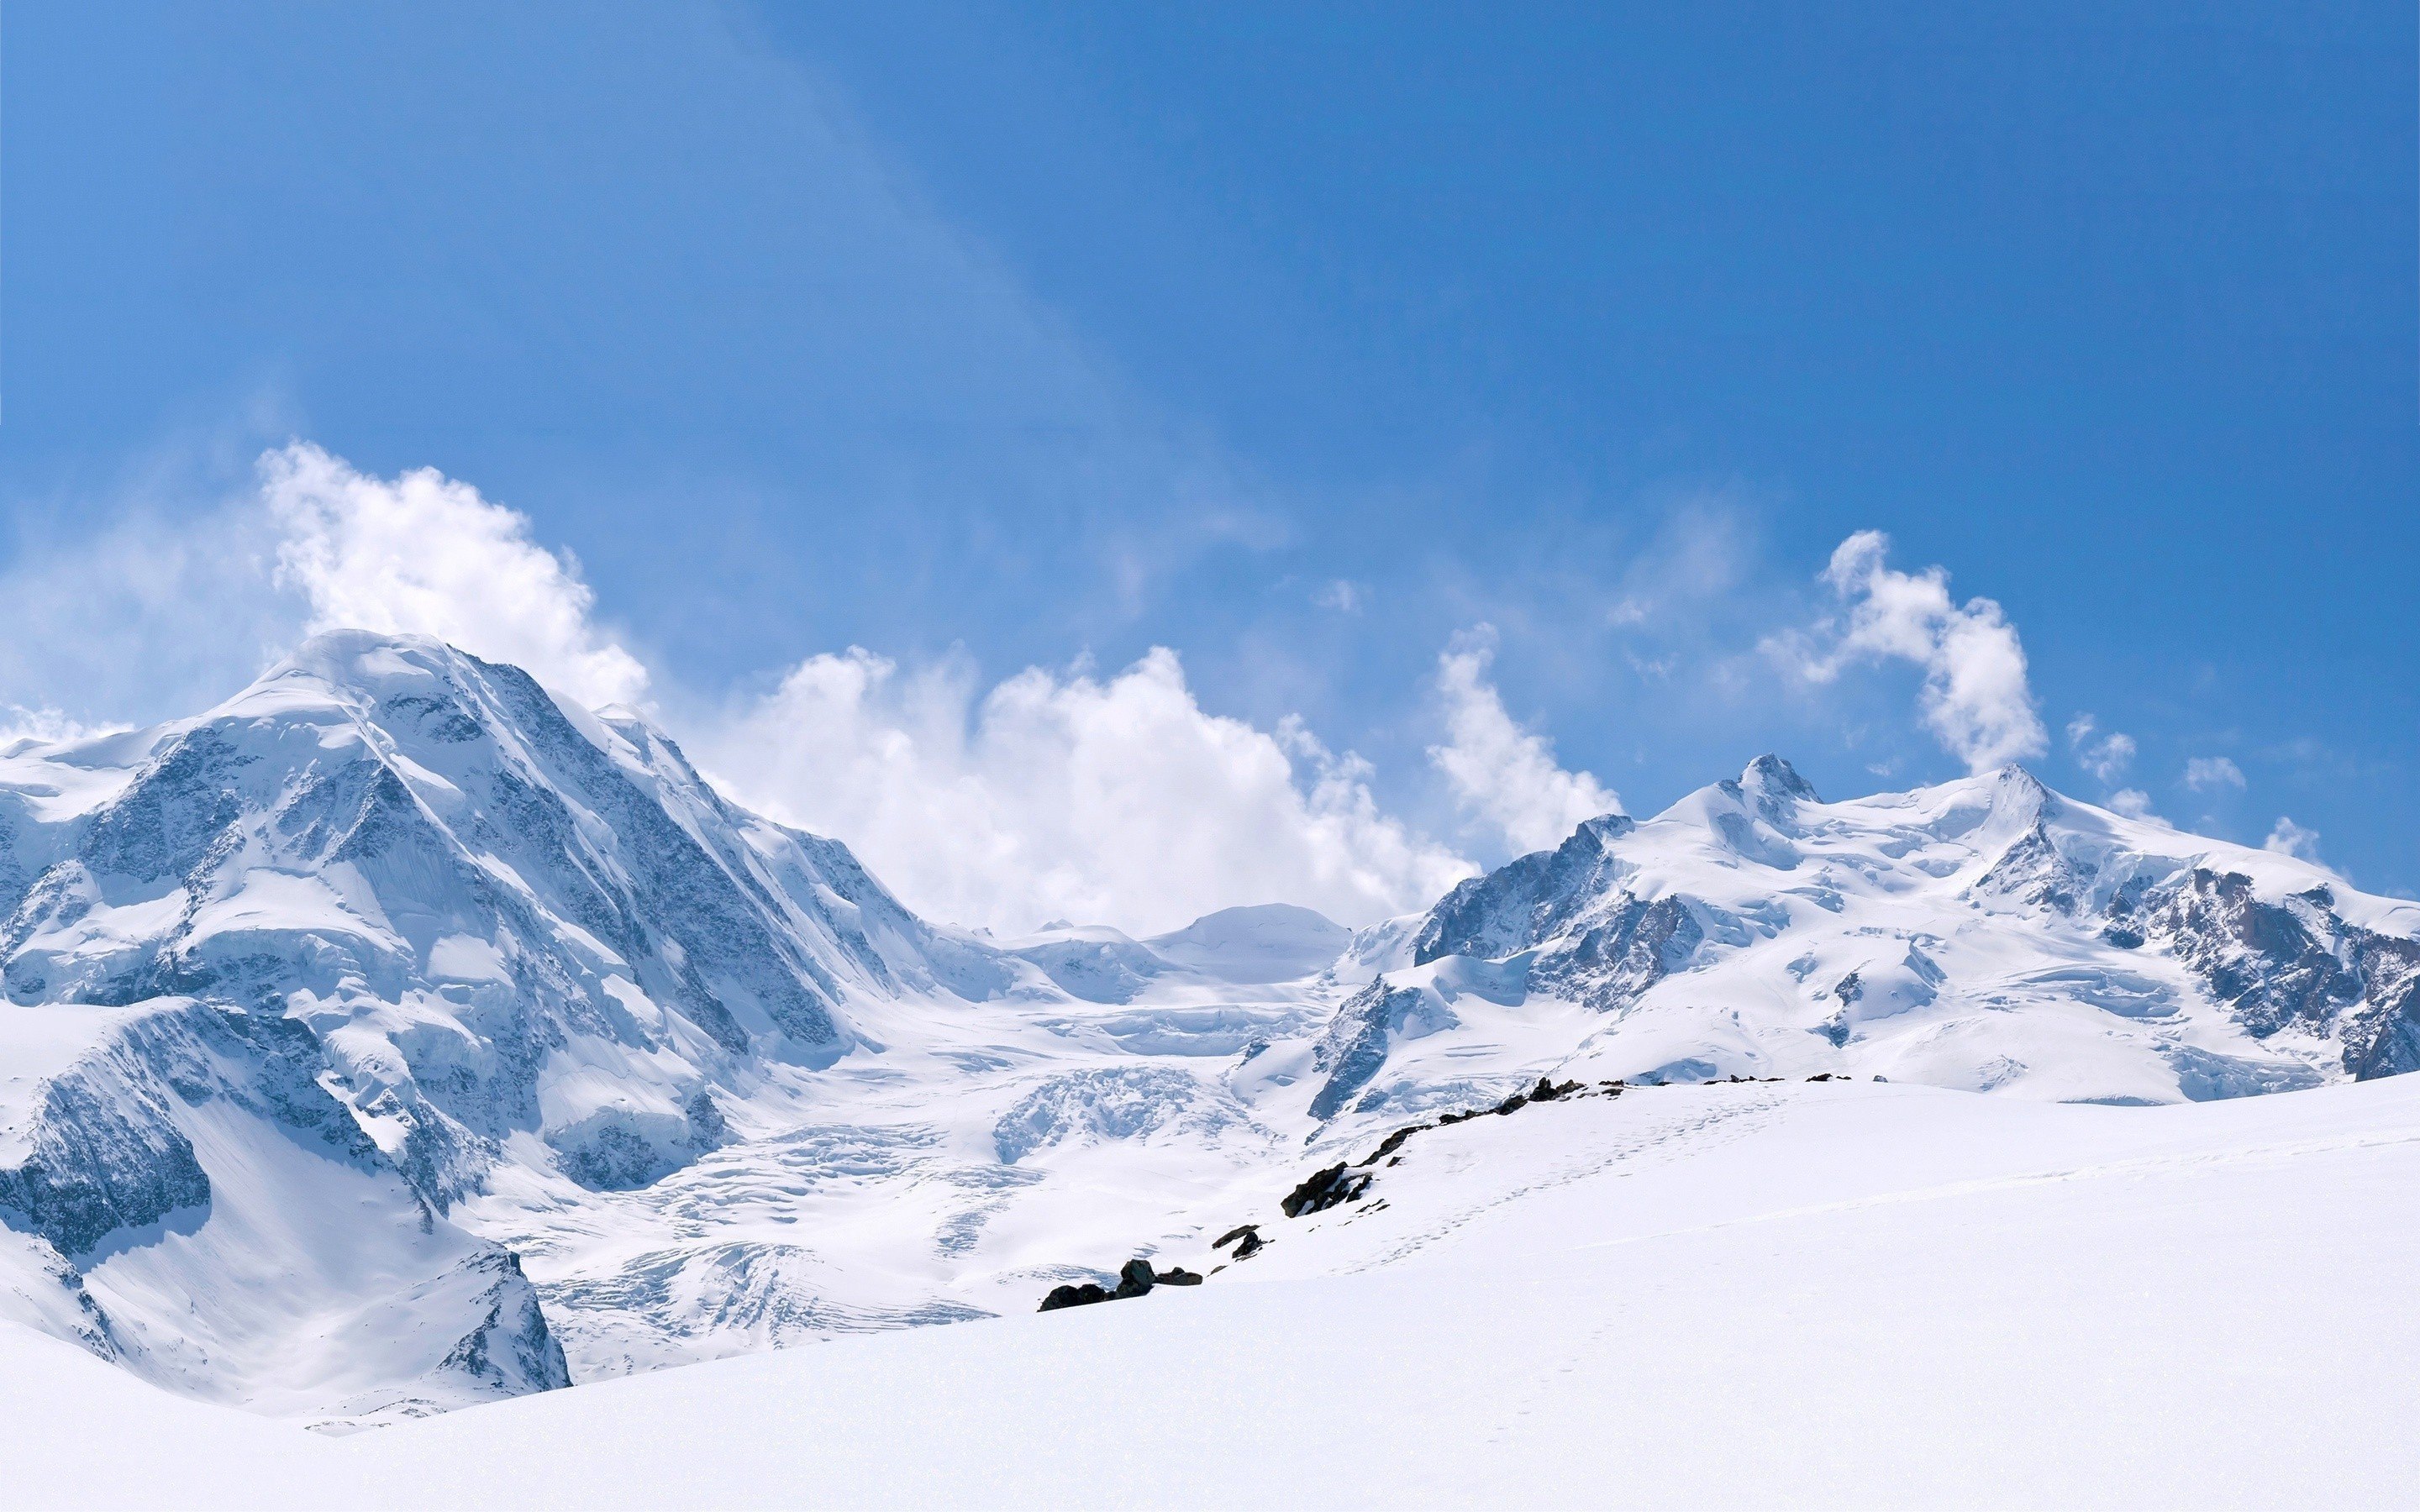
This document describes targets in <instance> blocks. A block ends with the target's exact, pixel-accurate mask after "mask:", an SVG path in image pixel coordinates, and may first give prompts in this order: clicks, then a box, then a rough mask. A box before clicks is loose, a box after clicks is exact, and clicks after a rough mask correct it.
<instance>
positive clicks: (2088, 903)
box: [1311, 756, 2420, 1116]
mask: <svg viewBox="0 0 2420 1512" xmlns="http://www.w3.org/2000/svg"><path fill="white" fill-rule="evenodd" d="M2415 935H2420V905H2413V904H2411V903H2399V902H2396V901H2393V900H2388V899H2380V898H2371V897H2366V896H2364V895H2361V894H2358V893H2355V892H2353V891H2351V890H2350V889H2349V888H2346V887H2344V886H2343V885H2342V884H2341V883H2340V882H2338V881H2336V880H2335V878H2334V877H2332V876H2331V875H2329V874H2328V873H2327V872H2323V871H2321V870H2320V869H2319V868H2317V867H2313V866H2310V865H2308V864H2306V863H2304V862H2300V861H2296V860H2293V859H2291V858H2290V857H2285V856H2274V855H2272V854H2270V853H2267V852H2263V851H2253V850H2248V849H2245V848H2243V847H2241V846H2235V845H2228V844H2225V843H2223V842H2219V841H2207V840H2202V839H2199V838H2196V837H2194V836H2190V835H2186V834H2183V833H2181V832H2179V831H2177V830H2173V829H2169V828H2166V827H2165V826H2163V825H2156V824H2148V823H2144V822H2141V821H2137V820H2130V819H2126V818H2123V817H2121V816H2119V815H2117V814H2113V813H2109V812H2107V811H2105V810H2099V809H2095V808H2092V807H2090V806H2088V805H2085V804H2079V803H2076V802H2073V801H2072V800H2070V799H2067V798H2063V797H2060V796H2058V795H2055V794H2053V793H2051V792H2050V791H2049V790H2047V789H2045V788H2044V787H2042V786H2041V785H2040V783H2039V782H2037V781H2035V780H2034V779H2033V778H2032V777H2030V776H2028V775H2027V774H2026V773H2024V772H2023V771H2021V770H2019V769H2017V768H2015V767H2009V768H2006V769H2004V770H2002V771H1999V772H1996V773H1992V774H1988V775H1986V776H1982V777H1977V778H1971V779H1964V780H1961V781H1956V782H1949V783H1945V784H1943V785H1941V786H1938V787H1932V788H1924V789H1919V790H1916V791H1915V792H1912V793H1905V794H1886V795H1878V796H1875V797H1871V798H1865V799H1859V800H1855V801H1852V802H1846V803H1835V804H1827V803H1824V802H1823V801H1822V800H1821V799H1820V798H1819V797H1818V795H1816V793H1815V792H1814V790H1813V789H1812V788H1811V787H1810V786H1808V784H1807V782H1806V780H1805V779H1802V778H1801V777H1799V776H1798V774H1797V773H1796V772H1794V771H1792V769H1791V768H1790V766H1789V765H1788V764H1787V763H1784V762H1782V761H1780V760H1779V759H1778V758H1776V757H1770V756H1767V757H1763V758H1761V759H1760V760H1758V761H1757V762H1756V763H1755V764H1752V765H1750V766H1749V767H1748V769H1747V770H1746V771H1745V773H1743V774H1742V775H1741V776H1740V778H1739V779H1736V780H1733V781H1726V782H1720V783H1717V784H1715V785H1714V786H1712V787H1709V788H1705V789H1701V790H1700V791H1699V792H1697V793H1694V794H1691V795H1689V796H1687V797H1685V798H1683V799H1682V800H1681V801H1680V802H1679V803H1677V804H1675V805H1673V807H1672V808H1671V809H1669V810H1667V811H1666V812H1664V813H1662V814H1659V815H1657V816H1656V817H1655V818H1653V819H1651V820H1649V821H1647V822H1645V823H1643V824H1633V823H1632V822H1631V821H1630V820H1628V819H1625V818H1622V817H1621V816H1609V817H1607V818H1604V819H1598V820H1593V821H1590V823H1589V824H1587V825H1582V826H1581V827H1580V829H1579V830H1578V832H1577V833H1575V834H1574V835H1573V836H1572V838H1571V839H1570V840H1569V841H1565V842H1564V843H1563V844H1562V845H1561V846H1560V847H1559V848H1558V849H1556V850H1554V851H1551V852H1542V853H1539V854H1537V855H1534V856H1523V857H1521V858H1520V859H1518V860H1516V861H1514V862H1512V863H1511V864H1510V865H1508V866H1506V867H1504V868H1502V869H1501V870H1499V871H1497V872H1495V873H1493V874H1491V875H1489V876H1485V877H1481V878H1477V879H1474V880H1472V881H1469V882H1466V883H1464V884H1462V885H1461V886H1460V887H1457V888H1455V889H1454V891H1453V892H1452V893H1450V894H1449V895H1448V896H1447V897H1446V898H1445V899H1444V900H1443V901H1442V902H1440V903H1438V904H1437V906H1436V907H1435V908H1434V909H1433V910H1431V911H1430V913H1429V914H1428V915H1427V916H1426V917H1425V918H1423V919H1421V920H1420V922H1419V925H1418V926H1417V928H1416V929H1415V930H1414V932H1413V933H1412V949H1411V952H1410V956H1411V962H1412V964H1413V966H1414V967H1417V968H1432V967H1434V966H1435V965H1436V964H1443V963H1449V962H1454V961H1464V962H1492V963H1496V964H1498V965H1499V966H1500V967H1502V968H1503V969H1504V970H1507V971H1510V972H1512V973H1514V974H1515V975H1516V976H1517V977H1518V979H1519V987H1518V989H1517V991H1516V993H1515V996H1516V997H1518V998H1519V999H1521V1000H1523V1001H1525V1002H1527V1003H1531V1004H1542V1003H1544V1002H1556V1003H1565V1004H1575V1005H1578V1006H1581V1007H1584V1008H1586V1009H1589V1010H1591V1011H1593V1013H1594V1015H1596V1019H1597V1022H1596V1023H1595V1025H1594V1026H1592V1027H1591V1028H1590V1029H1589V1030H1588V1031H1587V1033H1586V1034H1585V1036H1584V1038H1582V1039H1581V1040H1580V1041H1578V1042H1576V1043H1574V1044H1569V1045H1565V1046H1562V1047H1560V1048H1562V1049H1563V1050H1564V1051H1565V1053H1566V1055H1567V1056H1568V1057H1569V1058H1568V1060H1567V1061H1564V1062H1558V1064H1569V1065H1571V1066H1573V1067H1575V1068H1581V1067H1584V1068H1585V1069H1586V1070H1587V1071H1589V1072H1590V1073H1603V1074H1607V1075H1615V1074H1619V1075H1626V1076H1632V1077H1646V1078H1649V1079H1680V1080H1699V1079H1704V1078H1708V1077H1713V1076H1717V1075H1730V1074H1748V1075H1760V1074H1776V1073H1777V1074H1810V1073H1813V1072H1854V1073H1856V1074H1859V1075H1873V1074H1879V1075H1885V1076H1888V1077H1890V1078H1892V1079H1905V1080H1913V1081H1922V1082H1929V1083H1932V1084H1934V1085H1938V1086H1947V1087H1956V1088H1968V1089H1973V1090H1978V1091H1982V1090H2009V1091H2012V1092H2014V1093H2016V1094H2018V1095H2021V1096H2026V1097H2033V1098H2041V1099H2050V1100H2057V1101H2106V1102H2140V1103H2155V1102H2173V1101H2177V1100H2180V1099H2195V1100H2199V1099H2207V1098H2214V1097H2229V1096H2239V1095H2242V1094H2245V1093H2252V1092H2265V1091H2274V1090H2280V1089H2284V1088H2293V1087H2302V1086H2309V1085H2312V1084H2315V1083H2317V1082H2319V1081H2322V1080H2327V1079H2332V1078H2335V1077H2339V1076H2345V1075H2350V1076H2354V1077H2369V1076H2378V1075H2385V1074H2391V1073H2395V1072H2403V1071H2409V1070H2412V1069H2414V1068H2415V1067H2420V944H2415ZM1415 988H1417V989H1419V991H1421V992H1425V993H1427V994H1429V995H1431V996H1435V995H1436V993H1437V988H1436V986H1435V984H1434V983H1433V982H1422V981H1416V980H1414V974H1413V973H1412V972H1408V971H1406V970H1404V969H1403V968H1401V967H1400V966H1399V967H1397V968H1395V969H1391V970H1386V971H1385V972H1384V973H1383V975H1381V976H1379V977H1378V979H1377V980H1376V981H1375V982H1374V983H1373V985H1372V987H1371V988H1370V989H1369V990H1368V991H1366V992H1365V993H1364V994H1363V995H1362V996H1361V997H1358V998H1356V999H1355V1000H1354V1001H1353V1003H1352V1004H1350V1005H1348V1007H1347V1008H1346V1010H1345V1016H1344V1017H1342V1018H1340V1020H1339V1022H1338V1025H1337V1026H1336V1027H1335V1028H1334V1029H1332V1030H1331V1033H1330V1036H1329V1040H1328V1041H1326V1044H1325V1047H1324V1050H1323V1054H1322V1056H1321V1057H1320V1059H1319V1061H1318V1069H1319V1070H1321V1071H1322V1072H1325V1073H1326V1082H1325V1083H1324V1084H1323V1086H1322V1088H1321V1090H1320V1091H1319V1093H1318V1094H1317V1095H1316V1096H1315V1097H1314V1099H1313V1102H1312V1104H1311V1106H1312V1109H1313V1111H1314V1112H1315V1113H1318V1114H1320V1115H1322V1116H1325V1115H1327V1114H1330V1113H1333V1112H1335V1111H1337V1110H1338V1109H1340V1108H1342V1107H1344V1106H1346V1105H1347V1099H1354V1098H1355V1094H1356V1093H1359V1097H1358V1098H1357V1100H1355V1101H1354V1102H1353V1103H1352V1104H1351V1105H1353V1106H1356V1107H1359V1106H1364V1105H1367V1106H1370V1107H1373V1108H1374V1107H1375V1106H1377V1105H1379V1103H1383V1102H1385V1101H1386V1100H1388V1099H1389V1098H1393V1099H1396V1100H1398V1101H1400V1100H1401V1099H1402V1098H1403V1097H1404V1096H1405V1095H1409V1094H1417V1093H1418V1092H1419V1089H1420V1088H1424V1087H1425V1086H1427V1085H1429V1084H1431V1083H1432V1082H1434V1081H1435V1079H1436V1077H1437V1076H1438V1075H1439V1073H1440V1072H1441V1071H1442V1070H1443V1069H1444V1068H1445V1067H1446V1066H1448V1065H1451V1064H1456V1063H1467V1060H1468V1050H1469V1046H1468V1045H1466V1044H1465V1043H1463V1042H1462V1040H1461V1039H1460V1038H1459V1037H1457V1036H1456V1035H1453V1034H1450V1033H1445V1032H1442V1030H1444V1029H1447V1028H1450V1027H1452V1026H1451V1025H1450V1023H1448V1022H1447V1015H1446V1012H1445V1008H1444V1004H1443V1002H1442V1001H1440V1002H1439V1003H1438V1005H1437V1006H1436V1007H1434V1008H1430V1009H1425V1010H1415V1009H1413V1008H1412V1007H1411V1002H1412V999H1411V997H1410V996H1409V995H1408V994H1411V993H1412V992H1413V991H1414V990H1415ZM1493 995H1494V996H1499V997H1500V995H1501V994H1500V992H1499V993H1497V994H1493ZM1348 1021H1350V1025H1349V1027H1350V1032H1349V1033H1348V1032H1347V1029H1348ZM1382 1026H1384V1032H1383V1033H1382V1032H1381V1028H1382ZM1347 1040H1349V1041H1350V1048H1349V1049H1348V1048H1346V1044H1345V1041H1347ZM1414 1041H1418V1044H1417V1045H1415V1043H1414ZM1365 1087H1367V1088H1371V1090H1370V1091H1367V1092H1362V1091H1360V1089H1361V1088H1365Z"/></svg>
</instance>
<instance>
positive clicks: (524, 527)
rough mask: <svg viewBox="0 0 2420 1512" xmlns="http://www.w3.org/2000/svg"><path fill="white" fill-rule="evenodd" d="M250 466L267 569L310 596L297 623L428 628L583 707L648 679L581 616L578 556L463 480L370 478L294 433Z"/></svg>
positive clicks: (588, 601)
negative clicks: (268, 544) (265, 518)
mask: <svg viewBox="0 0 2420 1512" xmlns="http://www.w3.org/2000/svg"><path fill="white" fill-rule="evenodd" d="M260 475H261V499H262V501H263V503H264V504H265V505H266V507H267V509H268V511H269V516H270V518H271V520H272V521H273V522H274V524H275V526H276V528H277V531H278V534H279V537H280V539H279V541H278V544H277V572H276V578H277V581H278V582H279V583H280V584H281V585H283V586H286V587H289V588H293V589H295V590H298V591H300V592H301V593H302V594H303V595H304V596H305V597H306V598H307V599H308V600H309V602H310V619H309V622H308V624H307V625H306V626H305V629H306V630H307V631H312V632H316V631H319V630H329V629H339V628H343V629H360V630H380V631H401V632H406V633H411V634H417V635H431V636H436V637H437V638H439V639H440V640H445V641H448V642H450V643H452V644H454V645H458V646H460V647H461V648H462V649H463V650H465V651H470V652H474V653H476V654H477V655H479V656H489V657H492V658H495V659H498V660H502V661H508V662H511V663H513V664H514V665H516V666H518V667H520V668H522V669H523V670H524V671H528V672H529V673H531V674H532V675H533V676H535V677H536V678H537V679H538V680H539V681H540V682H543V683H545V684H546V685H547V686H548V687H551V688H553V689H554V690H556V691H557V692H560V693H563V694H566V695H567V696H569V697H571V698H573V699H576V700H578V701H579V702H582V703H586V704H589V705H592V706H595V705H600V704H607V703H620V702H635V701H637V700H638V699H639V698H640V697H641V696H643V695H644V692H645V691H646V686H647V672H646V669H645V668H644V667H643V666H641V665H640V664H639V660H638V658H637V657H635V656H631V655H630V654H629V653H628V651H625V650H624V649H622V647H620V646H619V645H616V644H614V643H613V641H612V640H607V639H605V638H604V637H603V636H601V635H600V634H599V632H598V631H597V627H596V625H594V624H593V623H592V621H591V618H590V616H591V614H592V612H593V610H594V609H595V604H596V594H595V593H594V592H593V591H592V590H591V589H590V588H589V586H588V585H587V584H586V583H584V582H582V581H581V579H580V567H579V563H577V562H575V561H573V560H572V559H571V558H570V557H569V556H568V555H567V554H558V553H556V552H553V551H550V550H548V549H546V548H544V547H542V546H539V545H538V544H537V543H536V542H535V541H533V540H532V539H530V533H529V532H530V522H529V520H528V518H527V517H524V516H522V515H520V514H517V513H516V512H514V511H512V510H510V509H506V508H504V506H503V505H501V504H493V503H489V501H487V500H485V499H482V498H480V497H479V492H478V490H477V489H475V488H473V487H472V486H470V485H469V484H467V483H458V482H456V481H454V480H453V479H450V478H447V477H445V476H444V475H443V474H442V473H440V472H439V471H436V470H435V469H434V468H417V469H414V470H412V471H409V472H405V473H403V474H402V475H400V476H398V477H396V478H395V479H393V480H392V481H389V480H386V479H382V478H373V477H369V476H366V475H365V474H363V473H361V472H358V471H354V470H353V468H352V467H351V466H349V464H347V463H346V462H345V461H344V460H343V459H341V458H339V457H334V456H331V455H328V454H327V453H326V452H323V451H321V450H320V449H319V448H318V447H317V446H313V445H311V444H309V443H308V442H304V441H297V442H295V443H293V444H291V445H289V446H287V447H284V448H282V449H280V450H277V451H273V452H270V453H268V454H266V455H263V456H262V457H261V459H260Z"/></svg>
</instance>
